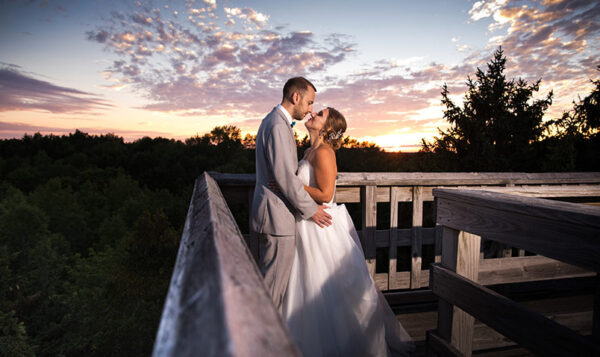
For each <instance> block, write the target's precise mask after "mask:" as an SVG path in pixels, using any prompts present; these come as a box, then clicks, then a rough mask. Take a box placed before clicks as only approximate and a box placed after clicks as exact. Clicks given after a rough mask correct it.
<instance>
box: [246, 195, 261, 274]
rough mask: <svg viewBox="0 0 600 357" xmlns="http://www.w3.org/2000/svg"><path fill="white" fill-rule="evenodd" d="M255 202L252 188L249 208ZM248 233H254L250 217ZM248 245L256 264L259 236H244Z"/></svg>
mask: <svg viewBox="0 0 600 357" xmlns="http://www.w3.org/2000/svg"><path fill="white" fill-rule="evenodd" d="M253 200H254V187H251V188H250V189H249V190H248V207H252V201H253ZM248 232H252V229H251V228H250V215H248ZM244 238H245V241H246V244H247V245H248V249H250V253H251V254H252V257H253V258H254V261H255V262H258V250H259V247H258V235H256V234H252V233H251V234H248V235H247V236H244Z"/></svg>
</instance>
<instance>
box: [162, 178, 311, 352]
mask: <svg viewBox="0 0 600 357" xmlns="http://www.w3.org/2000/svg"><path fill="white" fill-rule="evenodd" d="M296 355H299V353H298V350H297V347H296V346H295V344H294V343H293V342H292V340H291V338H290V336H289V333H288V332H287V329H286V328H285V326H284V324H283V322H282V320H281V318H280V317H279V314H278V313H277V311H276V310H275V307H274V306H273V303H272V302H271V299H270V297H269V295H268V292H267V291H266V290H265V288H264V284H263V282H262V277H261V275H260V272H259V270H258V268H257V266H256V264H255V262H254V260H253V259H252V256H251V255H250V252H249V250H248V249H247V247H246V245H245V244H244V241H243V238H242V235H241V232H240V230H239V229H238V226H237V224H236V222H235V220H234V218H233V216H232V215H231V211H230V210H229V208H228V206H227V203H226V202H225V200H224V198H223V196H222V194H221V191H220V190H219V187H218V185H217V184H216V182H215V181H214V180H213V179H212V178H211V177H210V176H209V175H208V174H206V173H204V174H203V175H202V176H200V177H199V178H198V179H197V180H196V184H195V186H194V192H193V195H192V200H191V202H190V207H189V210H188V215H187V219H186V222H185V228H184V232H183V236H182V238H181V244H180V246H179V252H178V254H177V260H176V263H175V268H174V270H173V275H172V277H171V284H170V287H169V292H168V295H167V298H166V301H165V305H164V310H163V313H162V318H161V321H160V326H159V330H158V333H157V336H156V341H155V344H154V351H153V356H296Z"/></svg>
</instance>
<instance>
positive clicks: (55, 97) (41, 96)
mask: <svg viewBox="0 0 600 357" xmlns="http://www.w3.org/2000/svg"><path fill="white" fill-rule="evenodd" d="M109 107H111V105H110V104H109V103H108V102H107V101H105V100H104V99H102V98H100V97H98V96H97V95H94V94H91V93H87V92H83V91H80V90H77V89H73V88H67V87H60V86H57V85H54V84H52V83H49V82H46V81H42V80H38V79H35V78H33V77H31V76H29V75H26V74H23V73H22V72H21V71H19V70H18V69H17V68H15V67H14V66H12V67H7V66H5V67H4V68H0V111H9V110H32V109H33V110H45V111H48V112H52V113H82V112H91V111H95V110H98V109H105V108H109Z"/></svg>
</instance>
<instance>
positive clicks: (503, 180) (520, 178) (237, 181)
mask: <svg viewBox="0 0 600 357" xmlns="http://www.w3.org/2000/svg"><path fill="white" fill-rule="evenodd" d="M210 175H211V176H212V177H213V178H214V179H215V180H217V182H219V185H221V186H223V185H225V186H250V185H254V183H255V175H254V174H228V173H218V172H211V173H210ZM367 182H369V183H371V184H373V185H377V186H413V185H419V186H444V185H448V186H455V185H508V184H515V185H536V184H538V185H539V184H554V185H557V184H598V183H600V172H542V173H525V172H339V173H338V177H337V185H338V186H362V185H365V184H366V183H367Z"/></svg>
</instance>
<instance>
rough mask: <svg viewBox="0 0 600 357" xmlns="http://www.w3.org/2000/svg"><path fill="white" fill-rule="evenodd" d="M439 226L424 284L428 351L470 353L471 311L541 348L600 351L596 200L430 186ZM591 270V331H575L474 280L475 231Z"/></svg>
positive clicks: (542, 351)
mask: <svg viewBox="0 0 600 357" xmlns="http://www.w3.org/2000/svg"><path fill="white" fill-rule="evenodd" d="M433 195H434V196H435V198H436V209H437V218H436V221H437V223H438V224H440V225H441V226H442V227H443V228H442V230H443V233H442V242H443V248H442V257H441V263H436V264H433V265H432V269H431V272H430V274H431V278H430V282H429V286H430V288H431V290H432V291H433V293H434V294H436V295H437V296H438V297H439V304H438V306H439V310H438V325H437V330H435V331H430V332H429V333H428V338H427V348H428V354H429V355H436V354H440V355H466V356H470V355H471V346H472V340H473V324H474V319H477V320H479V321H481V322H482V323H484V324H486V325H488V326H490V327H492V328H493V329H495V330H496V331H498V332H499V333H501V334H503V335H505V336H506V337H508V338H510V339H511V340H513V341H514V342H516V343H518V344H519V345H521V346H523V347H525V348H527V349H529V350H531V351H533V352H534V353H535V354H538V355H541V356H599V355H600V280H598V275H597V273H598V272H600V208H598V207H591V206H584V205H578V204H574V203H569V202H556V201H551V200H545V199H539V198H532V197H522V196H516V195H508V194H503V193H498V192H489V191H477V190H450V189H437V190H433ZM482 236H483V237H485V238H486V239H489V240H493V241H497V242H501V243H504V244H508V245H510V246H514V247H518V248H521V249H525V250H527V251H531V252H535V253H538V254H541V255H543V256H545V257H549V258H552V259H556V260H557V261H561V262H565V263H568V264H572V265H575V266H579V267H581V268H582V269H586V270H588V271H590V272H592V274H596V281H597V283H596V284H597V285H596V294H595V301H594V312H593V318H592V321H593V322H592V325H593V327H592V331H593V332H592V336H591V337H588V336H581V335H579V334H578V333H576V332H574V331H573V330H570V329H569V328H567V327H565V326H562V325H560V324H558V323H556V322H554V321H552V320H550V319H548V318H546V317H544V316H542V315H539V314H536V313H534V312H532V311H530V310H528V309H527V308H525V307H523V306H521V305H519V304H517V303H515V302H513V301H511V300H510V299H508V298H506V297H504V296H502V295H500V294H497V293H496V292H494V291H492V290H490V289H488V288H486V287H484V286H483V284H482V283H481V281H479V283H478V272H479V270H480V267H479V266H480V262H481V260H480V254H479V252H480V244H481V238H480V237H482Z"/></svg>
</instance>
